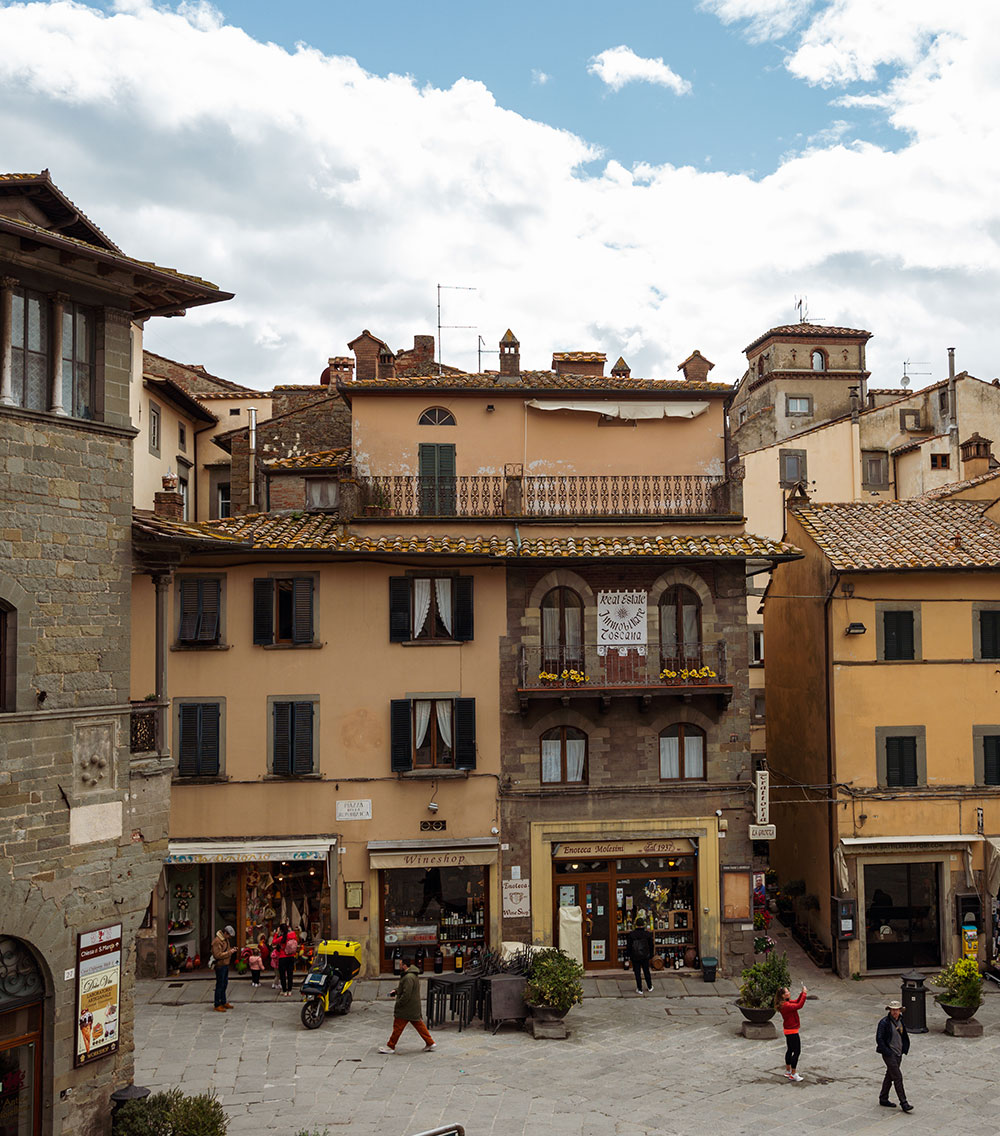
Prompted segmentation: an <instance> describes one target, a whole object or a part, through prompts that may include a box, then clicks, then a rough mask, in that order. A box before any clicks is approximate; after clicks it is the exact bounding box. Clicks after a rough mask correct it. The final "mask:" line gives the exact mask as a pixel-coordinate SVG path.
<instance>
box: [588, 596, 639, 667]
mask: <svg viewBox="0 0 1000 1136" xmlns="http://www.w3.org/2000/svg"><path fill="white" fill-rule="evenodd" d="M609 647H611V648H614V649H617V651H618V654H619V655H624V654H625V653H626V651H628V649H629V648H630V647H631V648H633V649H634V650H636V651H637V652H638V653H639V654H640V655H645V653H646V593H645V592H598V593H597V653H598V655H606V654H607V653H608V648H609Z"/></svg>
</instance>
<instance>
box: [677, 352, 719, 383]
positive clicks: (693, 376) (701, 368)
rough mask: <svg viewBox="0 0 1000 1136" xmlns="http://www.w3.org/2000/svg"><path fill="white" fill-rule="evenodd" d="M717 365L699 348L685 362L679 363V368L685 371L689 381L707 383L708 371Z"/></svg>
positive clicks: (685, 379)
mask: <svg viewBox="0 0 1000 1136" xmlns="http://www.w3.org/2000/svg"><path fill="white" fill-rule="evenodd" d="M714 366H715V364H714V363H710V362H709V361H708V360H707V359H706V358H705V356H704V355H702V353H701V352H700V351H698V350H695V351H692V352H691V354H690V355H689V356H688V357H687V358H686V359H685V360H684V362H683V363H679V364H678V365H677V370H678V371H681V372H683V374H684V381H685V382H687V383H707V382H708V372H709V371H711V369H712V368H713V367H714Z"/></svg>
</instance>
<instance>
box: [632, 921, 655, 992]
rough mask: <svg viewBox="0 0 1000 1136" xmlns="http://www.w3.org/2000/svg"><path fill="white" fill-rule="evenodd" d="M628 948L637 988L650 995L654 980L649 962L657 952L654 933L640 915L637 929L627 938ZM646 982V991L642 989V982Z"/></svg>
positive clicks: (636, 923) (636, 924)
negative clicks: (647, 928) (647, 927)
mask: <svg viewBox="0 0 1000 1136" xmlns="http://www.w3.org/2000/svg"><path fill="white" fill-rule="evenodd" d="M625 941H626V944H627V946H628V957H629V961H630V962H631V963H632V972H633V974H634V975H635V988H636V990H637V991H638V992H639V993H640V994H649V993H651V992H652V989H653V979H652V976H651V975H650V973H649V960H650V959H651V958H652V957H653V951H654V950H655V947H654V944H653V933H652V931H647V930H646V920H645V919H643V918H642V916H641V915H640V916H639V917H638V918H637V919H636V921H635V929H634V930H632V931H629V933H628V934H627V935H626V936H625ZM644 978H645V980H646V989H645V990H643V988H642V980H643V979H644Z"/></svg>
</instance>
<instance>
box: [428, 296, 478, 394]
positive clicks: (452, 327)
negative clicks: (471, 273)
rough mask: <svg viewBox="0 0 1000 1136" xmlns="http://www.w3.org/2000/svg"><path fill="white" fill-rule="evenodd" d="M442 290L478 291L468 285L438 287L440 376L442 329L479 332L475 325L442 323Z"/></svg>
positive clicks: (439, 367)
mask: <svg viewBox="0 0 1000 1136" xmlns="http://www.w3.org/2000/svg"><path fill="white" fill-rule="evenodd" d="M442 289H444V290H445V291H448V292H476V291H478V289H477V288H470V287H469V286H468V285H466V284H439V285H438V286H437V299H438V302H437V311H438V324H437V328H438V336H437V339H438V359H437V363H438V374H439V375H440V374H441V329H442V328H444V329H445V331H454V330H458V329H462V330H468V331H478V330H479V329H478V328H477V327H476V325H475V324H474V323H442V322H441V290H442Z"/></svg>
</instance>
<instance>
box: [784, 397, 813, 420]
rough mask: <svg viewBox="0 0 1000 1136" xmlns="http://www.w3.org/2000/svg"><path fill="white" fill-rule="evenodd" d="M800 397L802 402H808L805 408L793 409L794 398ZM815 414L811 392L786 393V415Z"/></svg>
mask: <svg viewBox="0 0 1000 1136" xmlns="http://www.w3.org/2000/svg"><path fill="white" fill-rule="evenodd" d="M793 399H798V400H799V401H800V402H804V403H806V409H805V410H792V400H793ZM812 414H813V396H812V395H811V394H786V395H785V417H786V418H811V417H812Z"/></svg>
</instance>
